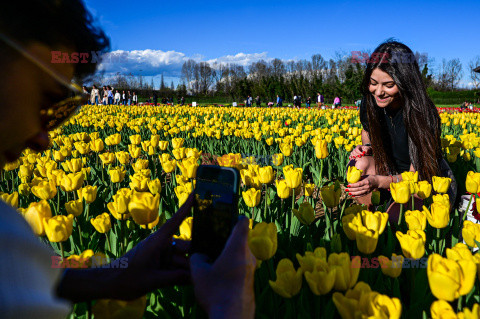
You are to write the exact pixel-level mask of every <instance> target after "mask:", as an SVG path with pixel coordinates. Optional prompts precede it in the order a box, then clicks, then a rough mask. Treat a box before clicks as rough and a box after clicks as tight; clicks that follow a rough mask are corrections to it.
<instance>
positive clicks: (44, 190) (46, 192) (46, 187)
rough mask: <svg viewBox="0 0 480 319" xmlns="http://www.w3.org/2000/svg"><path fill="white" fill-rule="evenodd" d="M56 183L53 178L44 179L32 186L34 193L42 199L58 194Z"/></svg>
mask: <svg viewBox="0 0 480 319" xmlns="http://www.w3.org/2000/svg"><path fill="white" fill-rule="evenodd" d="M55 184H56V183H55V181H53V180H50V181H42V182H40V183H39V184H37V185H36V186H33V187H32V193H33V195H35V196H37V197H38V198H40V199H47V200H48V199H52V198H53V197H55V195H57V187H56V185H55Z"/></svg>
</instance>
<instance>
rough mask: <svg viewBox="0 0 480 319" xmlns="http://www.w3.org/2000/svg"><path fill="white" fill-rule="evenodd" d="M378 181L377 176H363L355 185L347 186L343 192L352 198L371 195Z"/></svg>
mask: <svg viewBox="0 0 480 319" xmlns="http://www.w3.org/2000/svg"><path fill="white" fill-rule="evenodd" d="M378 185H379V180H378V175H365V176H362V179H361V180H360V181H358V182H356V183H353V184H350V185H347V187H348V188H347V189H346V190H345V191H347V192H348V194H349V195H352V196H354V197H355V196H363V195H367V194H368V193H371V192H372V191H373V190H374V189H376V188H378Z"/></svg>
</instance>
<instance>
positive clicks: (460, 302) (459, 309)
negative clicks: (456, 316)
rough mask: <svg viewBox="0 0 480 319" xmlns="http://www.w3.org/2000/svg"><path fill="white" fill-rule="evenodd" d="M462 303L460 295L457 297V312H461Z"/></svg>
mask: <svg viewBox="0 0 480 319" xmlns="http://www.w3.org/2000/svg"><path fill="white" fill-rule="evenodd" d="M462 301H463V296H462V295H460V297H458V303H457V311H461V310H462V308H463V307H462Z"/></svg>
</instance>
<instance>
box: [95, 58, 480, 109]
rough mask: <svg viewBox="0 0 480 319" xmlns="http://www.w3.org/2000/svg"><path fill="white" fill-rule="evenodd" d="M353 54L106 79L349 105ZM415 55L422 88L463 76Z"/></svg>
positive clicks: (354, 77) (450, 87)
mask: <svg viewBox="0 0 480 319" xmlns="http://www.w3.org/2000/svg"><path fill="white" fill-rule="evenodd" d="M358 56H360V57H368V56H369V54H368V52H355V55H354V56H353V57H352V55H351V54H348V55H347V54H340V53H336V55H335V57H334V58H331V59H328V60H326V59H324V58H323V57H322V55H321V54H315V55H313V56H312V57H311V59H309V60H306V59H302V60H297V61H293V60H290V61H283V60H280V59H273V60H270V61H265V60H260V61H257V62H253V63H251V64H250V65H247V66H243V65H239V64H234V63H232V64H223V63H209V62H196V61H194V60H187V61H185V62H184V63H183V66H182V70H181V82H180V83H179V84H178V85H177V86H176V87H175V86H174V83H173V82H171V83H170V85H166V84H165V82H164V79H163V75H162V78H161V82H160V86H159V87H158V86H157V88H156V87H155V85H154V83H153V79H152V80H151V82H150V83H147V82H146V81H145V79H144V77H142V76H134V75H132V74H128V75H124V74H120V73H117V74H116V75H115V76H114V77H113V78H110V79H109V82H110V83H111V84H112V85H113V86H114V87H116V88H122V89H125V90H127V89H128V90H136V91H139V92H140V95H143V96H152V95H153V93H154V92H155V93H156V94H157V95H158V96H160V97H162V96H164V97H177V98H180V97H181V96H193V97H197V98H200V97H203V98H223V99H224V100H225V99H228V100H231V101H242V100H244V99H245V98H246V97H247V96H249V95H250V96H253V97H256V96H260V97H261V99H262V100H263V101H275V99H276V96H277V95H279V96H281V97H282V98H283V99H285V100H287V101H291V100H292V99H293V96H294V95H300V96H302V98H303V99H305V98H307V97H312V99H315V97H316V95H317V92H320V93H322V94H323V95H324V96H325V98H326V101H327V102H328V103H330V102H332V101H333V99H334V98H335V96H341V97H342V98H343V100H344V101H345V102H347V103H352V102H353V101H355V100H356V99H359V98H360V97H361V96H362V92H361V82H362V79H363V75H364V71H365V66H366V64H365V63H363V61H362V60H360V61H359V60H358V59H356V58H355V57H358ZM415 58H416V59H417V62H418V64H419V67H420V70H421V72H422V77H423V79H424V82H425V84H426V86H427V88H431V89H433V90H436V91H454V90H458V89H459V86H460V83H461V79H462V76H463V66H462V64H461V63H460V60H459V59H451V60H445V59H443V60H442V62H441V63H440V64H439V65H438V66H437V67H436V68H435V67H434V66H435V61H434V60H433V59H429V58H428V56H427V55H426V54H422V53H418V52H417V53H416V54H415ZM478 65H480V56H477V57H476V58H475V59H473V60H472V61H470V63H469V64H468V67H467V69H468V71H467V72H468V73H469V74H468V75H469V80H471V84H472V85H473V86H474V88H475V89H478V88H479V86H480V74H479V73H476V72H474V71H473V69H474V68H475V67H477V66H478ZM432 70H435V71H434V72H433V71H432ZM99 76H101V75H99ZM104 81H105V79H103V78H97V79H95V80H94V82H95V83H99V84H100V83H104Z"/></svg>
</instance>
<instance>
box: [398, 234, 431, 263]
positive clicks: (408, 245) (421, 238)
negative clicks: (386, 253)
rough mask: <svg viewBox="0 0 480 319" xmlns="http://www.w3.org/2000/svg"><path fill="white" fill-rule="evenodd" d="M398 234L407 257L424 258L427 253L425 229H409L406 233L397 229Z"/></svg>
mask: <svg viewBox="0 0 480 319" xmlns="http://www.w3.org/2000/svg"><path fill="white" fill-rule="evenodd" d="M396 236H397V239H398V241H399V242H400V246H401V247H402V252H403V255H404V256H405V257H407V258H414V259H418V258H422V257H423V255H424V254H425V241H426V236H425V232H424V231H423V230H408V231H407V233H406V234H404V233H402V232H399V231H397V232H396Z"/></svg>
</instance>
